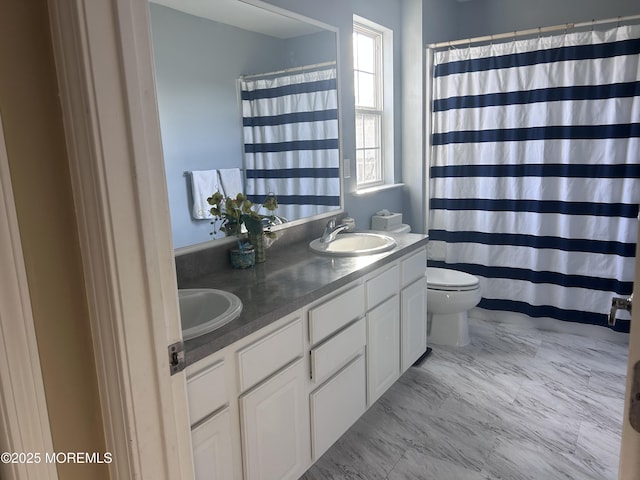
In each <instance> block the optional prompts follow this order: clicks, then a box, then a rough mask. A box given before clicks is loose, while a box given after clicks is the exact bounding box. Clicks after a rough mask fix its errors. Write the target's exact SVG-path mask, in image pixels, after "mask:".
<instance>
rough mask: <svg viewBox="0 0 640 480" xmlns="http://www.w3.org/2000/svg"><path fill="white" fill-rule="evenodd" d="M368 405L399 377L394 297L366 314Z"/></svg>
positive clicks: (395, 297) (397, 312)
mask: <svg viewBox="0 0 640 480" xmlns="http://www.w3.org/2000/svg"><path fill="white" fill-rule="evenodd" d="M367 370H368V380H369V381H368V385H369V388H368V391H369V405H371V404H373V402H375V401H376V400H377V399H378V397H380V395H382V394H383V393H384V392H385V391H386V390H387V389H388V388H389V387H390V386H391V385H392V384H393V382H395V381H396V380H397V379H398V377H399V376H400V305H399V300H398V295H394V296H393V297H391V298H390V299H389V300H387V301H386V302H384V303H382V304H381V305H380V306H378V307H376V308H374V309H373V310H371V311H370V312H369V313H367Z"/></svg>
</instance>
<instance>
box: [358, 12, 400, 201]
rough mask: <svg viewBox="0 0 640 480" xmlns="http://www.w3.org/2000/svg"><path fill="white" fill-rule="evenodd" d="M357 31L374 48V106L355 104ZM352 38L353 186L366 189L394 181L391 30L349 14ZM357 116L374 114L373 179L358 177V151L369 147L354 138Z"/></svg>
mask: <svg viewBox="0 0 640 480" xmlns="http://www.w3.org/2000/svg"><path fill="white" fill-rule="evenodd" d="M356 34H361V35H365V36H368V37H370V38H372V39H373V40H374V49H375V52H374V54H375V61H374V64H375V70H376V71H375V74H376V76H375V90H376V92H375V106H374V107H369V106H362V105H358V104H357V103H356V102H357V99H358V92H357V88H358V87H357V86H356V79H357V75H358V72H359V71H360V70H359V69H357V68H356V58H355V55H356V54H355V52H356V46H355V36H356ZM353 40H354V47H353V52H354V60H353V75H354V107H355V123H356V124H355V128H356V156H355V162H356V190H360V191H362V190H366V189H371V188H376V187H381V186H385V185H389V184H393V181H394V178H393V177H394V165H393V136H394V134H393V32H392V30H390V29H388V28H385V27H383V26H381V25H378V24H376V23H374V22H371V21H370V20H367V19H365V18H362V17H359V16H357V15H354V16H353ZM361 116H373V117H374V118H377V119H378V120H377V122H378V129H377V130H378V131H377V137H378V141H377V144H376V145H375V147H374V148H376V149H378V155H379V161H378V162H377V168H376V170H377V171H378V173H379V175H377V176H378V177H379V178H376V179H374V180H373V181H365V180H364V179H361V174H360V169H359V168H358V154H359V152H361V151H364V150H368V149H371V147H365V146H364V145H361V144H360V139H359V138H358V128H357V124H358V120H359V118H360V117H361Z"/></svg>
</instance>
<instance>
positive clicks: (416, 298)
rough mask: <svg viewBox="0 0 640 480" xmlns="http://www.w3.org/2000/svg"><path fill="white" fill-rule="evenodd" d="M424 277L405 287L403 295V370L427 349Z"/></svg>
mask: <svg viewBox="0 0 640 480" xmlns="http://www.w3.org/2000/svg"><path fill="white" fill-rule="evenodd" d="M426 288H427V286H426V283H425V281H424V278H421V279H420V280H418V281H417V282H414V283H412V284H411V285H409V286H408V287H406V288H404V289H403V290H402V292H401V294H400V296H401V305H402V307H401V310H400V312H401V318H402V371H403V372H404V371H406V370H407V369H408V368H409V367H410V366H411V365H412V364H413V362H415V361H416V360H417V359H418V358H420V356H421V355H422V354H423V353H424V352H425V350H426V349H427V291H426Z"/></svg>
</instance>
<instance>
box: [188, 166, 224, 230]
mask: <svg viewBox="0 0 640 480" xmlns="http://www.w3.org/2000/svg"><path fill="white" fill-rule="evenodd" d="M218 190H220V185H219V180H218V171H217V170H200V171H196V170H194V171H192V172H191V193H192V194H193V211H192V215H193V218H195V219H196V220H204V219H207V218H211V217H212V216H213V215H211V212H210V209H211V205H209V202H207V198H209V197H210V196H211V195H213V194H214V193H216V191H218Z"/></svg>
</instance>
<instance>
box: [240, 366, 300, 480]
mask: <svg viewBox="0 0 640 480" xmlns="http://www.w3.org/2000/svg"><path fill="white" fill-rule="evenodd" d="M306 375H308V373H307V372H306V371H305V367H304V361H303V359H302V358H301V359H299V360H297V361H296V362H294V363H293V364H291V365H290V366H288V367H286V368H284V369H283V370H281V371H280V372H279V373H277V374H275V375H274V376H273V377H272V378H270V379H268V380H265V381H264V382H262V383H261V384H259V385H258V386H257V387H256V388H254V389H253V390H250V391H249V392H248V393H246V394H245V395H243V396H242V397H240V420H241V425H242V451H243V463H244V473H245V478H246V479H247V480H254V479H260V480H285V479H297V478H298V477H299V476H300V475H302V474H303V473H304V471H305V470H306V468H307V467H308V465H309V463H310V462H311V445H310V443H311V441H310V433H309V399H308V397H307V396H306V395H305V380H306V378H305V377H306Z"/></svg>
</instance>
